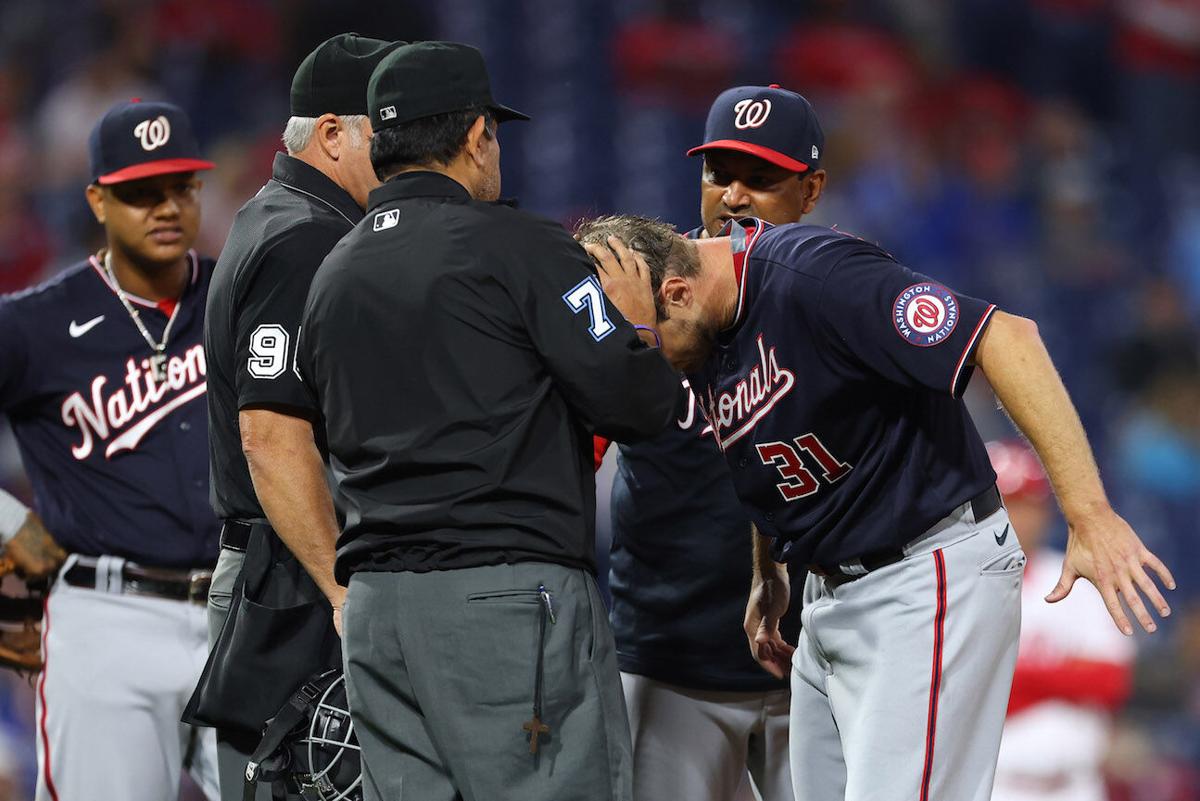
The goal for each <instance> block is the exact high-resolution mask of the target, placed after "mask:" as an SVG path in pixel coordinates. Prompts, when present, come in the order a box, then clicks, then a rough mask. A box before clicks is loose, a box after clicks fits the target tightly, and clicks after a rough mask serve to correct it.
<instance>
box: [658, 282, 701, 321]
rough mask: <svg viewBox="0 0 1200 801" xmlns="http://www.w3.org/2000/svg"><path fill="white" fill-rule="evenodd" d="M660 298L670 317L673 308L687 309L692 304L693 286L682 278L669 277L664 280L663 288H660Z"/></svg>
mask: <svg viewBox="0 0 1200 801" xmlns="http://www.w3.org/2000/svg"><path fill="white" fill-rule="evenodd" d="M658 296H659V298H660V299H661V300H662V306H663V308H664V310H665V311H666V313H667V316H668V317H669V316H670V314H671V310H672V309H673V308H674V309H682V308H687V307H688V306H690V305H691V304H692V297H693V294H692V285H691V284H689V283H688V282H687V279H686V278H683V277H682V276H678V275H668V276H666V277H665V278H663V282H662V286H661V287H659V288H658Z"/></svg>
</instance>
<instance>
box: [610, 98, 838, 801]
mask: <svg viewBox="0 0 1200 801" xmlns="http://www.w3.org/2000/svg"><path fill="white" fill-rule="evenodd" d="M766 108H770V110H771V111H770V113H769V114H763V113H762V110H763V109H766ZM755 110H758V111H755ZM752 111H753V112H754V114H753V115H752V114H751V113H750V112H752ZM824 144H825V143H824V135H823V133H822V131H821V128H820V125H819V123H818V122H817V117H816V114H815V112H814V111H813V109H812V106H811V105H810V104H809V103H808V101H807V100H805V98H803V97H801V96H800V95H798V94H796V93H795V92H790V91H788V90H785V89H782V88H780V87H779V86H739V87H735V88H732V89H729V90H727V91H725V92H723V93H721V95H720V96H719V97H717V99H716V100H715V101H714V103H713V105H712V108H711V110H710V111H709V115H708V123H707V125H706V131H705V138H704V144H702V145H701V146H699V147H696V148H693V149H692V150H691V151H689V155H703V157H704V163H703V169H702V171H701V181H700V215H701V220H702V223H703V225H702V226H701V227H699V228H697V229H695V230H694V231H691V232H690V233H689V234H688V236H690V237H693V238H698V237H704V236H710V235H715V234H717V233H718V232H719V231H720V230H721V227H722V226H723V225H724V224H725V223H726V222H727V221H728V220H730V219H732V218H735V217H739V216H744V215H753V216H756V217H762V218H764V219H767V220H769V221H771V222H774V223H788V222H795V221H797V220H799V219H800V218H801V216H803V215H804V214H806V213H808V212H810V211H812V210H813V208H814V207H815V205H816V203H817V200H818V198H819V197H820V195H821V190H822V188H823V186H824V182H825V171H824V170H822V169H821V168H820V154H821V151H822V150H823V149H824ZM684 403H685V404H686V406H685V407H684V408H683V409H681V410H680V412H679V414H678V415H677V418H676V425H674V426H670V427H668V429H667V430H666V431H665V432H663V433H662V434H660V435H659V436H657V437H655V438H653V439H650V440H646V441H645V442H640V443H635V444H622V445H621V446H620V449H619V454H618V457H617V474H616V477H615V478H614V480H613V491H612V516H613V550H612V560H611V565H612V569H611V579H610V582H609V586H610V588H611V590H612V599H613V605H612V623H613V631H614V634H615V636H616V641H617V657H618V661H619V663H620V666H621V681H622V685H623V687H624V691H625V701H626V704H627V706H628V708H629V723H630V731H631V733H632V735H633V753H634V780H633V781H634V786H633V789H634V797H635V799H637V800H638V801H653V800H654V799H661V798H670V797H678V798H688V799H692V800H693V801H703V800H704V799H711V801H728V799H732V798H733V797H734V796H735V793H736V791H737V788H738V785H739V783H740V782H741V781H742V780H743V778H744V777H745V776H746V775H747V773H749V777H750V779H751V781H752V782H753V784H754V788H755V789H756V790H757V791H758V794H759V797H760V798H762V799H764V801H778V800H779V799H789V800H790V799H791V798H792V797H793V796H792V778H791V771H790V767H789V763H788V710H789V705H790V692H789V690H788V684H787V681H786V680H785V679H780V678H776V677H773V676H771V675H770V674H768V673H766V672H765V671H764V670H763V669H762V668H761V667H760V666H759V665H758V664H756V663H755V661H754V659H753V657H752V656H751V655H750V653H749V652H748V651H747V650H746V641H745V637H744V635H743V633H742V626H743V617H744V615H745V611H746V589H747V588H748V587H749V586H750V579H751V537H750V521H749V519H748V518H747V516H746V513H745V511H744V510H743V509H742V507H741V504H740V503H739V501H738V498H737V494H736V493H735V492H734V488H733V484H732V482H731V481H730V479H729V470H728V468H727V467H726V466H725V459H724V457H723V456H722V455H721V450H720V448H718V447H717V444H716V442H715V441H714V439H713V437H712V436H711V428H710V427H709V426H708V425H707V422H706V421H705V419H704V416H703V414H702V413H701V412H700V408H699V405H698V404H697V402H696V397H695V393H694V392H692V391H691V390H690V387H689V391H688V392H686V393H685V396H684ZM796 567H797V568H798V567H799V566H796ZM798 575H800V573H799V571H798V570H797V571H796V576H798ZM796 576H793V578H795V577H796ZM795 606H799V604H796V605H795ZM799 618H800V615H799V611H798V609H793V610H792V611H791V613H790V614H788V615H787V616H786V617H784V618H783V619H782V621H781V627H782V631H783V635H784V637H785V638H786V639H788V640H789V641H791V642H794V641H795V639H796V637H797V636H798V635H799Z"/></svg>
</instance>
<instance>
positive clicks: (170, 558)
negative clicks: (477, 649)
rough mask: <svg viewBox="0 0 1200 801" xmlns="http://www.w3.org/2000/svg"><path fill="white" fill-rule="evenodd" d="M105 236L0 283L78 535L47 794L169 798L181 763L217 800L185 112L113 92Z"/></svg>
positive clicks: (42, 474) (8, 393)
mask: <svg viewBox="0 0 1200 801" xmlns="http://www.w3.org/2000/svg"><path fill="white" fill-rule="evenodd" d="M90 153H91V171H92V177H93V179H94V180H93V183H92V184H91V185H89V186H88V187H87V199H88V203H89V204H90V206H91V208H92V212H93V213H94V214H95V216H96V219H97V220H98V221H99V222H100V223H101V224H102V225H103V226H104V229H105V234H106V239H107V245H106V246H105V247H104V248H103V249H102V250H100V252H98V253H96V254H95V255H93V256H91V257H90V258H88V259H87V260H86V261H84V262H82V263H80V264H78V265H75V266H74V267H71V268H69V269H67V270H66V271H64V272H63V273H62V274H60V275H58V276H57V277H55V278H53V279H51V280H50V281H48V282H46V283H45V284H43V285H41V286H38V287H34V288H32V289H28V290H25V291H24V292H20V293H17V294H15V295H10V296H7V297H5V298H4V299H3V300H2V301H0V341H2V342H4V345H5V356H4V359H3V360H0V408H3V410H4V412H5V413H6V414H7V415H8V418H9V422H10V423H11V424H12V428H13V433H14V435H15V436H16V440H17V445H18V447H19V448H20V452H21V458H22V460H23V462H24V465H25V470H26V472H27V474H28V476H29V481H30V483H31V484H32V486H33V490H34V496H35V500H36V507H37V510H38V513H39V514H40V517H41V519H42V520H44V521H45V527H46V529H48V530H49V532H50V533H51V534H52V535H53V537H54V539H55V540H57V541H58V543H59V544H61V546H62V547H63V548H64V549H65V550H66V551H67V553H68V554H69V555H68V556H67V557H66V560H65V562H64V563H63V564H62V567H61V569H60V570H59V571H58V576H57V580H56V581H55V583H54V585H53V588H52V590H51V592H50V595H49V598H48V601H47V603H46V610H45V618H44V620H43V630H42V637H43V639H42V652H43V658H44V661H45V667H44V669H43V671H42V673H41V676H40V677H39V679H38V682H37V726H38V731H37V755H38V788H37V798H38V799H39V801H57V799H63V800H64V801H66V800H67V799H72V800H73V799H92V798H95V799H122V801H130V800H143V801H162V799H165V798H173V797H175V795H176V793H177V792H178V786H179V775H180V770H181V768H187V769H189V770H190V771H191V773H192V775H193V776H194V777H195V778H196V780H197V781H198V783H199V784H200V785H201V787H202V788H203V789H204V791H205V792H206V794H207V795H208V796H209V797H210V798H213V799H215V798H216V795H217V789H216V765H215V758H216V756H215V750H216V749H215V740H214V739H213V736H212V732H203V733H202V732H201V731H200V730H197V729H193V728H191V727H189V726H185V725H183V724H181V723H180V722H179V717H180V714H181V713H182V711H183V706H184V702H185V701H186V700H187V697H188V693H189V692H190V691H191V688H192V687H193V686H194V685H195V683H196V680H197V678H198V676H199V673H200V669H201V668H202V667H203V665H204V660H205V656H206V654H207V650H208V649H207V645H208V639H207V628H206V625H205V610H204V601H205V596H206V593H207V589H208V581H209V577H210V575H211V573H210V568H211V567H212V565H213V562H214V561H215V559H216V555H217V522H216V518H215V517H214V516H213V514H212V511H211V510H210V509H209V507H208V459H207V450H206V448H205V444H206V439H207V421H206V419H205V405H204V392H205V373H206V369H205V361H204V350H203V347H202V345H201V332H202V327H203V318H204V297H205V293H206V292H207V290H208V279H209V273H210V271H211V269H212V262H211V261H210V260H207V259H201V258H200V257H198V256H197V255H196V253H195V252H194V251H193V250H191V246H192V242H193V240H194V239H195V237H196V231H197V228H198V226H199V222H200V206H199V199H198V192H199V189H200V181H199V180H198V179H197V178H196V176H195V173H196V171H198V170H207V169H210V168H211V167H212V166H213V165H212V163H211V162H208V161H204V160H203V159H201V158H200V153H199V149H198V147H197V145H196V142H195V139H194V138H193V136H192V132H191V126H190V123H189V121H188V118H187V116H186V115H185V114H184V113H183V111H182V110H181V109H179V108H178V107H176V106H173V105H170V104H167V103H138V102H130V103H121V104H119V105H117V106H114V107H113V108H112V109H110V110H109V111H108V112H107V113H106V114H105V115H104V117H103V118H101V120H100V121H99V123H98V124H97V125H96V127H95V129H94V130H93V131H92V134H91V139H90Z"/></svg>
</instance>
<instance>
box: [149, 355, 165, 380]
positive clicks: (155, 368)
mask: <svg viewBox="0 0 1200 801" xmlns="http://www.w3.org/2000/svg"><path fill="white" fill-rule="evenodd" d="M150 372H151V373H152V374H153V375H154V381H155V383H157V384H161V383H162V382H163V381H166V380H167V354H165V353H155V354H153V355H152V356H151V357H150Z"/></svg>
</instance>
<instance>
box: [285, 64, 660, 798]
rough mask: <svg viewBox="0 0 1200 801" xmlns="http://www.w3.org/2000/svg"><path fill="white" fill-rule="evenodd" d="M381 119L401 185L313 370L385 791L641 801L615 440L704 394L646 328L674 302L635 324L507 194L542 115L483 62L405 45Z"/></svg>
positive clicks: (321, 287)
mask: <svg viewBox="0 0 1200 801" xmlns="http://www.w3.org/2000/svg"><path fill="white" fill-rule="evenodd" d="M368 106H369V108H370V114H371V123H372V125H373V126H374V128H375V138H374V139H373V140H372V143H371V162H372V164H374V166H375V171H376V173H378V175H379V176H380V178H381V179H383V180H384V181H385V183H384V185H383V186H381V187H380V188H379V189H376V190H375V191H374V192H372V193H371V198H370V202H369V205H368V211H367V216H366V218H365V219H364V220H363V221H362V222H361V223H359V224H358V225H357V226H356V227H355V229H354V230H353V231H352V232H351V233H350V234H348V235H347V236H346V238H345V239H343V240H342V241H341V242H340V243H339V244H338V246H337V247H336V248H334V250H333V252H332V253H330V254H329V256H328V258H326V260H325V262H324V263H323V264H322V265H321V268H320V269H319V270H318V271H317V275H316V277H315V278H314V279H313V284H312V289H311V291H310V293H309V297H308V303H307V305H306V307H305V311H304V317H303V321H302V323H303V324H302V328H301V333H300V343H299V357H298V364H299V368H300V372H301V374H302V375H303V377H304V380H305V382H306V383H307V384H308V385H309V386H310V387H311V388H312V389H313V391H314V392H315V394H316V396H317V397H318V398H319V402H320V407H321V410H322V412H323V413H324V416H325V419H326V421H327V433H328V437H329V453H330V459H331V464H332V465H333V467H334V472H335V475H336V476H337V480H338V483H337V491H338V495H339V497H340V499H341V500H344V501H345V504H346V509H347V510H348V516H347V520H346V525H345V528H344V530H343V532H342V535H341V539H340V540H339V541H338V554H337V570H336V572H337V578H338V580H339V581H341V582H348V583H349V592H348V594H347V601H346V606H345V611H344V626H343V647H344V653H345V664H346V677H347V687H348V689H349V697H350V707H351V713H352V715H353V718H354V726H355V731H356V732H357V734H358V737H359V741H360V744H361V745H362V749H363V751H362V756H363V762H364V771H363V772H364V779H365V784H364V786H365V788H366V798H367V799H387V800H388V801H392V800H393V799H399V798H403V799H421V801H451V799H456V798H462V799H467V800H468V801H471V800H479V801H482V800H483V799H487V801H494V800H495V799H510V798H511V799H520V800H521V801H537V799H546V801H550V800H551V799H553V800H554V801H559V800H560V799H564V798H575V799H582V798H595V799H621V800H622V801H625V799H629V798H630V795H631V780H630V751H631V748H630V742H629V729H628V722H627V718H626V715H625V707H624V703H623V701H622V697H621V684H620V678H619V676H618V673H617V664H616V658H615V652H614V646H613V639H612V633H611V631H610V629H609V625H608V621H607V619H606V615H605V609H604V604H603V603H602V601H601V598H600V594H599V592H598V591H597V588H596V582H595V578H594V575H595V565H594V557H593V539H594V534H595V519H594V518H595V481H594V477H593V470H592V464H591V459H592V444H591V439H590V435H591V432H592V431H593V430H595V431H599V432H601V433H603V434H606V435H608V436H614V437H616V438H618V439H620V438H622V437H633V438H641V437H646V436H650V435H653V434H655V433H657V432H659V431H661V430H662V429H663V428H664V427H665V426H666V425H667V423H668V422H669V421H670V420H671V418H672V414H673V412H674V409H675V405H676V402H677V399H678V393H679V391H680V386H679V380H678V378H677V377H676V375H675V373H674V371H673V370H672V369H671V368H670V367H669V366H668V364H667V363H666V362H665V361H664V360H663V358H662V356H661V355H660V353H659V352H658V350H657V349H656V348H654V347H650V346H648V345H647V344H646V343H647V342H651V343H652V342H654V341H656V339H657V334H656V332H655V331H653V330H644V331H637V330H635V328H634V326H633V325H631V322H643V321H645V322H652V321H653V317H654V311H653V308H646V309H641V310H639V312H638V313H637V314H633V313H631V317H640V318H642V319H641V320H632V321H626V319H625V318H623V317H622V316H621V315H620V313H619V312H618V311H617V310H616V308H615V307H614V306H612V305H610V304H609V303H608V302H607V300H606V298H605V297H604V295H603V293H602V292H601V291H600V285H599V282H598V281H597V278H596V273H595V268H594V267H593V264H592V261H591V259H590V258H589V257H588V256H587V255H586V254H585V253H584V251H583V250H582V249H581V248H580V247H579V246H578V245H577V244H576V243H575V242H574V241H573V240H572V238H571V236H570V235H569V234H568V233H567V232H566V231H564V230H563V229H562V228H561V227H560V226H558V225H557V224H555V223H553V222H550V221H548V220H544V219H540V218H538V217H534V216H532V215H530V214H526V213H523V212H520V211H517V210H515V209H513V208H511V207H509V206H507V205H504V204H501V203H496V202H494V201H496V199H497V198H498V196H499V192H500V145H499V142H498V140H497V138H496V137H497V122H501V121H505V120H518V119H527V118H526V117H525V115H523V114H520V113H519V112H516V111H513V110H512V109H509V108H506V107H505V106H502V105H499V104H497V103H496V102H495V101H494V100H493V99H492V95H491V90H490V85H489V81H488V76H487V71H486V68H485V66H484V63H483V58H482V56H481V55H480V53H479V52H478V51H477V50H475V49H474V48H471V47H467V46H466V45H460V44H454V43H448V42H425V43H420V44H412V45H407V46H404V47H400V48H398V49H397V50H395V51H394V52H392V53H391V54H390V55H389V56H388V57H387V58H386V59H384V60H383V62H382V63H381V64H380V65H379V67H378V68H376V70H375V73H374V75H372V77H371V83H370V89H369V92H368ZM620 278H621V280H624V281H627V282H629V285H633V284H638V285H643V284H645V283H646V282H648V280H649V279H648V276H647V275H644V274H642V273H640V272H639V273H638V274H636V275H635V274H631V273H630V274H623V276H621V277H620ZM643 291H645V290H643ZM646 297H647V298H649V293H648V292H646Z"/></svg>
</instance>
